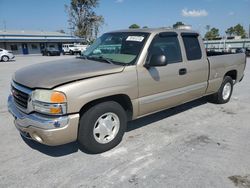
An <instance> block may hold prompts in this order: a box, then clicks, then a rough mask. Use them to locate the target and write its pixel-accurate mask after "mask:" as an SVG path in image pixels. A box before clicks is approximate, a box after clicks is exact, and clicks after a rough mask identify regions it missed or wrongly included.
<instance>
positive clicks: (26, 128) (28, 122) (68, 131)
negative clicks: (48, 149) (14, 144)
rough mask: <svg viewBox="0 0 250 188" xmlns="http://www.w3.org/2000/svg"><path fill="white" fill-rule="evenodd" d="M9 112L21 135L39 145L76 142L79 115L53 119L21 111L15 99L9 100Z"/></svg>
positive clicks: (10, 97)
mask: <svg viewBox="0 0 250 188" xmlns="http://www.w3.org/2000/svg"><path fill="white" fill-rule="evenodd" d="M8 110H9V112H10V113H11V114H12V115H13V117H14V118H15V120H14V124H15V126H16V128H17V129H18V130H19V131H20V133H21V134H22V135H23V136H25V137H27V138H29V139H33V140H35V141H37V142H39V143H42V144H45V145H49V146H56V145H62V144H66V143H70V142H73V141H76V139H77V131H78V123H79V114H73V115H67V116H60V117H51V116H42V115H40V114H36V113H32V114H26V113H23V112H22V111H21V110H19V109H18V108H17V106H16V104H15V103H14V100H13V97H12V96H11V95H10V96H9V98H8Z"/></svg>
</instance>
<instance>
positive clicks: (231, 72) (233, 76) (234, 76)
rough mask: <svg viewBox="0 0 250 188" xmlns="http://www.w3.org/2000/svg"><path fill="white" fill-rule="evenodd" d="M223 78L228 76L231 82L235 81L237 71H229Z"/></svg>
mask: <svg viewBox="0 0 250 188" xmlns="http://www.w3.org/2000/svg"><path fill="white" fill-rule="evenodd" d="M225 76H230V77H231V78H232V79H233V80H237V71H236V70H231V71H229V72H227V73H226V74H225Z"/></svg>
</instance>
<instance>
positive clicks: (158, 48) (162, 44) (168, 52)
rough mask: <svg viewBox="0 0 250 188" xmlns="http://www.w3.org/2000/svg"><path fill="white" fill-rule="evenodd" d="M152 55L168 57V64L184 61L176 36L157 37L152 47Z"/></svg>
mask: <svg viewBox="0 0 250 188" xmlns="http://www.w3.org/2000/svg"><path fill="white" fill-rule="evenodd" d="M149 52H150V54H151V55H153V54H162V55H165V56H166V57H167V62H168V63H176V62H180V61H182V56H181V50H180V45H179V41H178V38H177V35H176V36H167V35H166V36H165V35H163V36H161V35H159V36H156V37H155V38H154V40H153V42H152V44H151V46H150V50H149Z"/></svg>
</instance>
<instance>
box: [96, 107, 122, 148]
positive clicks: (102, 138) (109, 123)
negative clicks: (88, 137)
mask: <svg viewBox="0 0 250 188" xmlns="http://www.w3.org/2000/svg"><path fill="white" fill-rule="evenodd" d="M119 128H120V120H119V118H118V116H117V115H116V114H114V113H111V112H109V113H105V114H103V115H101V116H100V117H99V118H98V119H97V121H96V123H95V126H94V130H93V134H94V138H95V140H96V141H97V142H98V143H101V144H106V143H108V142H110V141H112V140H113V139H114V138H115V137H116V135H117V133H118V131H119Z"/></svg>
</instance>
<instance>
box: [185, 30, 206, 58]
mask: <svg viewBox="0 0 250 188" xmlns="http://www.w3.org/2000/svg"><path fill="white" fill-rule="evenodd" d="M182 38H183V42H184V46H185V50H186V55H187V59H188V60H190V61H192V60H198V59H201V56H202V55H201V47H200V43H199V40H198V36H196V35H183V36H182Z"/></svg>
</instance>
